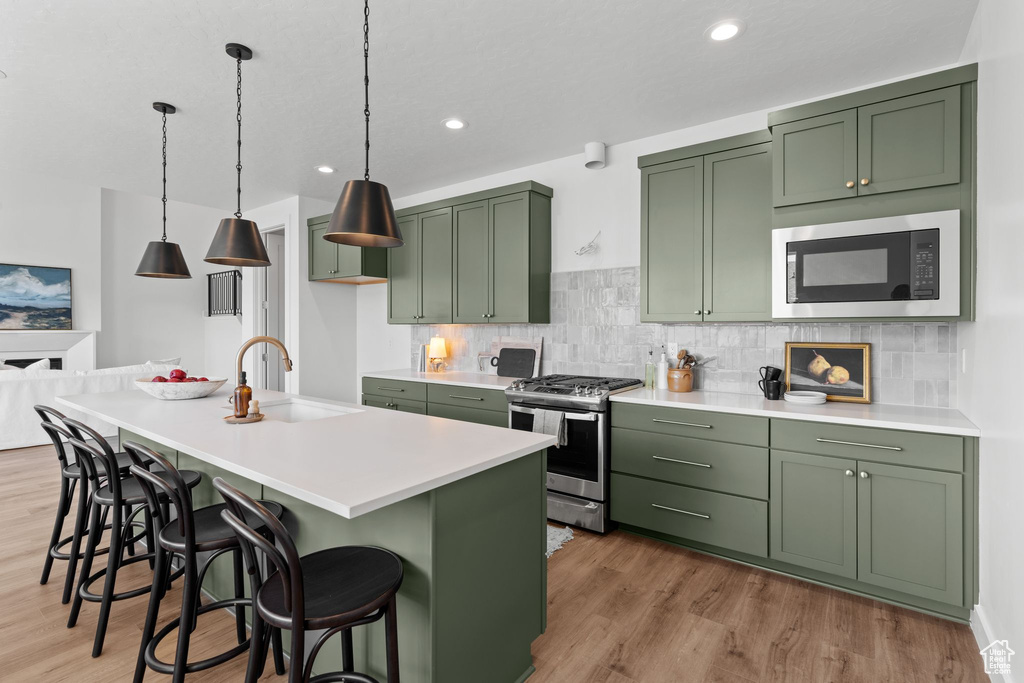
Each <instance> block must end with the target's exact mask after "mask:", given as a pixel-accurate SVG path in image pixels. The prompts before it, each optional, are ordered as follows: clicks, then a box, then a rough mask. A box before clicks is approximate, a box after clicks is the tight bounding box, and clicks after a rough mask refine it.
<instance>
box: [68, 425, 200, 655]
mask: <svg viewBox="0 0 1024 683" xmlns="http://www.w3.org/2000/svg"><path fill="white" fill-rule="evenodd" d="M64 423H65V424H66V425H67V427H68V429H69V430H70V431H71V433H72V435H73V436H72V438H71V439H69V441H70V443H71V445H72V447H74V449H75V454H76V455H77V457H78V463H79V464H80V465H82V470H83V472H84V474H85V480H83V486H84V483H85V481H88V483H89V487H90V490H91V492H92V496H91V498H92V505H91V507H92V512H91V514H90V515H89V539H88V541H87V543H86V545H85V555H84V557H83V558H82V572H81V574H80V576H79V578H78V589H77V591H76V592H75V596H74V600H73V601H72V603H71V614H70V615H69V616H68V628H73V627H74V626H75V624H76V623H77V622H78V615H79V613H80V612H81V609H82V601H83V600H88V601H89V602H98V603H100V613H99V618H98V620H97V623H96V636H95V638H94V640H93V646H92V656H93V657H99V656H100V653H101V652H103V639H104V638H105V637H106V634H107V622H108V621H109V619H110V608H111V605H112V604H113V603H114V602H116V601H118V600H127V599H129V598H135V597H138V596H140V595H145V594H146V593H148V592H149V591H150V586H142V587H141V588H135V589H133V590H128V591H124V592H122V593H116V592H115V591H114V588H115V585H116V583H117V571H118V570H119V569H120V568H122V567H125V566H127V565H129V564H134V563H136V562H141V561H144V560H145V561H148V562H150V565H151V566H154V568H155V559H156V553H155V552H154V551H153V549H154V548H155V543H154V535H153V521H152V518H151V517H150V515H149V508H148V506H147V505H146V497H145V495H144V494H143V492H142V486H141V485H140V484H139V482H138V481H137V480H136V479H135V478H134V477H132V476H130V475H129V476H128V477H127V478H124V479H122V478H121V476H120V474H119V471H118V468H117V458H116V457H115V454H114V451H113V450H112V449H111V448H110V445H109V444H108V443H107V442H106V441H105V440H103V439H102V437H100V436H99V434H98V433H97V432H96V431H95V430H94V429H92V428H91V427H89V426H88V425H85V424H82V423H81V422H79V421H77V420H72V419H71V418H66V419H65V420H64ZM85 436H88V437H90V438H92V439H93V441H86V440H85V438H84V437H85ZM165 474H166V473H164V472H158V473H157V475H158V476H164V475H165ZM179 474H180V476H181V478H182V480H183V481H184V482H185V485H186V486H187V487H188V488H190V489H191V488H195V487H196V486H197V485H198V484H199V482H200V481H201V480H202V475H201V474H199V473H198V472H193V471H191V470H179ZM103 476H105V477H106V482H105V483H104V482H102V481H101V480H100V479H101V477H103ZM162 502H167V501H162ZM127 507H134V508H135V509H134V511H133V512H131V513H130V514H129V515H128V516H127V519H124V520H122V510H124V509H126V508H127ZM108 511H109V512H110V515H111V518H112V519H111V528H112V530H111V533H110V544H109V548H108V552H107V566H106V567H105V568H104V569H100V570H99V571H98V572H96V573H95V574H91V575H90V573H89V572H90V571H92V562H93V558H94V557H95V556H96V554H97V552H96V547H97V546H98V545H99V541H100V536H101V535H102V534H103V519H104V517H105V515H106V513H107V512H108ZM139 513H144V514H145V517H144V520H145V527H146V547H147V549H148V552H146V553H144V554H142V555H135V556H130V557H128V558H127V559H126V558H124V557H122V555H123V551H124V549H125V545H126V542H127V541H128V538H127V537H126V533H125V530H130V529H131V524H132V522H133V520H134V519H135V517H136V516H137V515H138V514H139ZM183 571H184V570H179V571H178V572H177V573H175V574H172V575H171V576H170V578H169V581H173V580H174V579H176V578H178V577H179V576H181V574H182V573H183ZM100 578H102V579H103V593H102V594H97V593H92V592H90V591H89V588H90V586H92V584H93V583H95V582H96V581H97V580H98V579H100Z"/></svg>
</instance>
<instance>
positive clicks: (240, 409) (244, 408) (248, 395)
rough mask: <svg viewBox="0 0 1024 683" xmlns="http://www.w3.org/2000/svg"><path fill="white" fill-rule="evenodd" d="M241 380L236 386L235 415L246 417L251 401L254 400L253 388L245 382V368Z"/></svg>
mask: <svg viewBox="0 0 1024 683" xmlns="http://www.w3.org/2000/svg"><path fill="white" fill-rule="evenodd" d="M239 382H240V383H239V385H238V386H237V387H235V417H245V416H246V415H248V414H249V401H251V400H252V389H251V388H250V387H249V385H247V384H246V383H245V370H243V371H242V378H241V379H240V380H239Z"/></svg>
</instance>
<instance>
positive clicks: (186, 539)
mask: <svg viewBox="0 0 1024 683" xmlns="http://www.w3.org/2000/svg"><path fill="white" fill-rule="evenodd" d="M124 447H125V450H126V451H127V452H128V454H129V455H130V456H131V459H132V463H133V464H132V466H131V468H130V470H129V471H130V472H131V474H132V476H134V477H135V479H136V480H137V481H138V483H139V485H140V487H141V489H142V493H143V495H144V496H145V499H146V505H147V507H148V508H149V514H150V516H151V517H152V519H153V521H154V525H155V527H156V528H157V529H158V531H157V534H156V545H155V552H156V559H155V563H156V568H155V570H154V572H153V586H152V589H151V591H150V594H149V610H148V612H147V613H146V623H145V626H144V627H143V630H142V643H141V644H140V645H139V656H138V659H137V660H136V664H135V679H134V681H135V683H141V681H142V680H143V678H144V677H145V675H146V667H147V666H148V667H149V668H151V669H153V670H154V671H157V672H159V673H162V674H170V675H172V676H173V679H172V680H173V681H174V683H181V681H184V680H185V674H187V673H194V672H197V671H203V670H205V669H210V668H212V667H214V666H217V665H219V664H223V663H224V662H227V661H229V660H231V659H233V658H234V657H237V656H238V655H240V654H242V653H243V652H245V651H246V650H247V649H249V647H250V641H249V640H248V639H247V638H246V632H245V608H246V607H248V606H251V605H252V600H251V599H250V598H246V597H245V591H244V585H243V582H244V579H243V577H242V554H241V549H240V547H239V545H238V539H237V538H236V537H235V534H234V532H233V531H232V530H231V527H229V526H228V525H227V523H226V522H225V521H224V520H223V519H222V518H221V516H220V513H221V511H222V510H224V509H225V507H226V506H225V505H224V504H223V503H221V504H219V505H210V506H208V507H204V508H199V509H198V510H195V509H193V507H192V494H191V492H190V487H189V486H188V484H187V482H186V481H185V478H184V477H183V476H182V475H181V473H179V471H178V470H177V469H175V468H174V466H173V465H171V463H170V462H168V461H167V460H166V459H164V457H163V456H161V455H160V454H158V453H156V452H154V451H153V450H151V449H149V448H147V447H146V446H143V445H142V444H138V443H134V442H132V441H126V442H125V443H124ZM159 470H163V471H159ZM157 472H159V473H157ZM165 501H170V505H171V506H172V507H173V508H174V512H175V514H176V516H177V519H174V520H171V519H169V518H168V514H167V511H166V510H165V505H164V502H165ZM260 502H261V504H262V505H263V506H264V508H266V509H267V510H268V511H269V512H270V514H272V515H273V516H274V517H275V518H279V517H280V516H281V514H282V513H283V512H284V508H282V507H281V505H280V504H279V503H275V502H273V501H269V500H268V501H260ZM249 521H251V523H252V524H253V525H254V526H256V527H257V528H258V527H259V526H260V525H259V521H258V520H256V519H250V520H249ZM205 552H209V553H212V554H211V555H210V556H209V557H208V558H207V559H206V561H205V562H203V565H202V567H199V566H198V554H199V553H205ZM228 552H230V553H232V554H233V558H234V580H235V595H234V597H233V598H229V599H226V600H218V601H216V602H211V603H208V604H205V605H204V604H202V601H201V600H200V590H201V589H202V586H203V578H204V577H205V576H206V571H207V570H208V569H209V568H210V565H211V563H212V562H213V560H214V559H216V558H217V557H219V556H220V555H223V554H224V553H228ZM175 555H178V556H180V557H181V558H183V560H184V573H185V584H184V587H183V592H182V598H181V613H180V615H179V616H178V617H175V618H174V619H173V620H171V621H170V622H169V623H167V624H166V625H165V626H164V627H163V628H162V629H161V630H160V631H159V632H158V633H156V634H154V631H155V630H156V622H157V618H158V616H159V612H160V601H161V600H162V599H163V598H164V596H165V595H166V593H167V583H168V582H167V577H168V575H169V574H170V573H171V561H172V558H173V556H175ZM258 569H259V568H258V567H256V568H254V571H251V572H250V577H249V584H250V590H251V593H252V595H255V594H256V591H257V590H258V589H259V586H260V583H261V574H260V572H259V571H258ZM228 607H234V608H235V629H236V636H237V639H238V644H237V645H236V646H235V647H233V648H232V649H230V650H228V651H226V652H222V653H220V654H218V655H214V656H213V657H208V658H206V659H203V660H201V661H198V662H192V663H189V661H188V651H189V644H190V641H191V634H192V632H193V631H194V630H195V628H196V621H197V619H198V618H199V615H201V614H205V613H207V612H212V611H213V610H217V609H225V608H228ZM175 628H177V629H178V646H177V650H176V652H175V655H174V662H173V663H167V662H162V661H160V660H159V659H157V656H156V648H157V647H158V646H159V644H160V641H162V640H163V639H164V638H165V637H167V635H168V634H169V633H170V632H171V631H173V630H174V629H175ZM273 640H274V664H275V666H276V668H277V673H278V674H279V675H280V674H283V673H284V657H283V654H282V651H281V632H280V630H278V629H274V631H273Z"/></svg>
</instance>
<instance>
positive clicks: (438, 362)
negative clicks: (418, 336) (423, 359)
mask: <svg viewBox="0 0 1024 683" xmlns="http://www.w3.org/2000/svg"><path fill="white" fill-rule="evenodd" d="M427 357H428V358H429V359H430V367H431V369H432V370H433V371H434V372H441V371H442V366H444V368H447V367H448V366H447V365H446V364H445V362H444V359H445V358H447V357H448V348H447V346H445V343H444V337H431V338H430V349H429V350H428V352H427Z"/></svg>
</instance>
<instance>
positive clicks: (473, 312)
mask: <svg viewBox="0 0 1024 683" xmlns="http://www.w3.org/2000/svg"><path fill="white" fill-rule="evenodd" d="M453 219H454V221H455V285H454V292H453V295H452V320H453V322H456V323H483V322H487V315H488V314H489V313H490V306H491V304H490V288H489V286H488V285H489V280H490V257H491V238H490V220H489V211H488V206H487V201H486V200H484V201H480V202H472V203H470V204H462V205H461V206H456V207H455V209H454V216H453Z"/></svg>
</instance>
